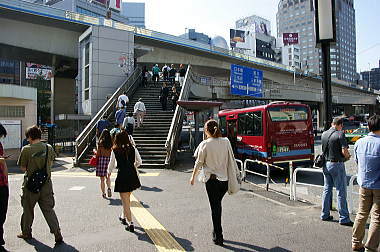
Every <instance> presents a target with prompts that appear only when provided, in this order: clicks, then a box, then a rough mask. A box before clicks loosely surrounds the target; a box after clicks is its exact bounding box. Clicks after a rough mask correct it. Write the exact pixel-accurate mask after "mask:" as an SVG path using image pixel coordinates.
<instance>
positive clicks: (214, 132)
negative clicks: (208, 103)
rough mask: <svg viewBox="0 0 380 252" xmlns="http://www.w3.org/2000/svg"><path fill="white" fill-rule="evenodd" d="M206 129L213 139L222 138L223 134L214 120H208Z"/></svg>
mask: <svg viewBox="0 0 380 252" xmlns="http://www.w3.org/2000/svg"><path fill="white" fill-rule="evenodd" d="M204 128H205V129H206V131H207V132H208V133H209V134H210V135H211V137H213V138H218V137H222V132H221V131H220V129H219V126H218V123H217V122H216V121H215V120H213V119H211V120H208V121H207V122H206V123H205V127H204Z"/></svg>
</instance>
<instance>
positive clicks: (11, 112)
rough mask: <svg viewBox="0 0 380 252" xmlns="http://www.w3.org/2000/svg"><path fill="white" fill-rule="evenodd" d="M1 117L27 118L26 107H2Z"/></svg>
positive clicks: (0, 109)
mask: <svg viewBox="0 0 380 252" xmlns="http://www.w3.org/2000/svg"><path fill="white" fill-rule="evenodd" d="M0 117H25V106H2V105H0Z"/></svg>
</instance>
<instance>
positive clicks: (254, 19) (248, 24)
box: [236, 16, 271, 36]
mask: <svg viewBox="0 0 380 252" xmlns="http://www.w3.org/2000/svg"><path fill="white" fill-rule="evenodd" d="M236 28H237V29H242V28H244V30H249V31H251V32H255V33H261V34H265V35H268V36H270V35H271V27H270V21H269V20H266V19H264V18H261V17H258V16H251V17H247V18H243V19H240V20H238V21H237V22H236Z"/></svg>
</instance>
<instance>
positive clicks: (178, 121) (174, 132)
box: [165, 65, 191, 167]
mask: <svg viewBox="0 0 380 252" xmlns="http://www.w3.org/2000/svg"><path fill="white" fill-rule="evenodd" d="M190 70H191V66H190V65H189V66H188V67H187V71H186V74H185V80H184V82H183V85H182V89H181V93H180V95H179V98H178V100H179V101H186V100H188V98H189V94H190V87H191V81H190V75H191V72H190ZM184 115H185V109H184V108H182V107H181V106H178V105H177V106H176V108H175V111H174V116H173V119H172V122H171V125H170V128H169V133H168V136H167V138H166V142H165V148H166V152H167V154H166V158H165V166H167V167H170V166H171V165H172V161H173V158H174V155H175V150H176V147H177V143H178V135H179V134H180V132H181V129H182V122H183V116H184Z"/></svg>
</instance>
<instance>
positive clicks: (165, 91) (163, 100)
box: [160, 82, 169, 110]
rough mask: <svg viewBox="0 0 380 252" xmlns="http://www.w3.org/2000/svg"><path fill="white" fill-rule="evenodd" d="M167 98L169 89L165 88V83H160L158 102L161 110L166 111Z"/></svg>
mask: <svg viewBox="0 0 380 252" xmlns="http://www.w3.org/2000/svg"><path fill="white" fill-rule="evenodd" d="M168 96H169V88H168V87H167V86H166V83H165V82H164V83H162V87H161V91H160V102H161V106H162V110H166V107H167V103H168Z"/></svg>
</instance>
